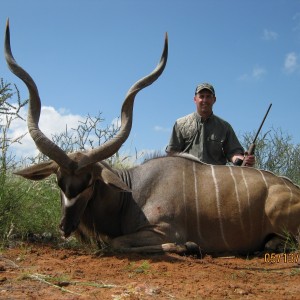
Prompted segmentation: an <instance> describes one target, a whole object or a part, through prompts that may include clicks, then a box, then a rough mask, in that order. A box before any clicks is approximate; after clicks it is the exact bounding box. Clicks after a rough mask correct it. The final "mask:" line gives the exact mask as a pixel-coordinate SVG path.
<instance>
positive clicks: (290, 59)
mask: <svg viewBox="0 0 300 300" xmlns="http://www.w3.org/2000/svg"><path fill="white" fill-rule="evenodd" d="M298 68H299V65H298V56H297V54H296V53H295V52H290V53H288V54H287V55H286V57H285V60H284V70H285V71H286V72H287V73H293V72H295V71H296V70H297V69H298Z"/></svg>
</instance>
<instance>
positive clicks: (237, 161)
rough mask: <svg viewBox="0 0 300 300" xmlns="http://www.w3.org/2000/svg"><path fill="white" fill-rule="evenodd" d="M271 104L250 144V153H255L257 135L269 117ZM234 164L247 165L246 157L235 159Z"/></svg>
mask: <svg viewBox="0 0 300 300" xmlns="http://www.w3.org/2000/svg"><path fill="white" fill-rule="evenodd" d="M271 106H272V103H271V104H270V105H269V108H268V110H267V112H266V114H265V116H264V118H263V120H262V122H261V124H260V126H259V128H258V130H257V133H256V135H255V138H254V140H253V142H252V144H251V145H250V147H249V149H248V151H247V153H248V155H252V154H254V151H255V147H256V145H255V142H256V139H257V137H258V135H259V133H260V131H261V128H262V127H263V125H264V122H265V120H266V118H267V115H268V113H269V111H270V109H271ZM234 165H236V166H245V159H244V160H242V159H239V158H238V159H237V160H236V161H235V163H234Z"/></svg>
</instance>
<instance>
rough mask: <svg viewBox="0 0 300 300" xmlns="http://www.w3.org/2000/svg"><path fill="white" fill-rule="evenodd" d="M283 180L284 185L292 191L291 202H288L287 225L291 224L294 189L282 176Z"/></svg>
mask: <svg viewBox="0 0 300 300" xmlns="http://www.w3.org/2000/svg"><path fill="white" fill-rule="evenodd" d="M282 181H283V182H284V185H285V186H286V188H287V189H288V190H289V192H290V199H289V204H288V217H287V222H286V226H288V225H289V219H290V214H291V206H292V201H293V192H292V189H291V188H290V187H289V186H288V184H287V182H286V180H285V179H284V178H282Z"/></svg>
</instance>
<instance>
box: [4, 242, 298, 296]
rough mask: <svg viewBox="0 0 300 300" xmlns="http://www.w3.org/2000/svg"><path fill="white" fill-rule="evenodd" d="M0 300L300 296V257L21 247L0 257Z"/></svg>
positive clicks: (7, 251)
mask: <svg viewBox="0 0 300 300" xmlns="http://www.w3.org/2000/svg"><path fill="white" fill-rule="evenodd" d="M0 299H49V300H51V299H101V300H105V299H130V300H133V299H134V300H135V299H143V300H144V299H300V256H299V253H292V254H290V255H289V256H285V255H283V254H280V255H279V254H278V255H276V256H274V255H273V256H271V254H269V253H267V254H266V255H265V254H263V255H260V256H259V257H257V256H256V257H253V258H252V257H251V258H249V257H248V258H246V257H245V258H241V257H223V258H212V257H211V256H205V257H204V258H202V259H199V258H195V257H182V256H178V255H173V254H172V255H155V256H153V255H151V256H140V255H131V254H130V255H125V254H122V255H105V256H101V257H99V256H96V255H93V254H91V253H88V251H83V250H79V251H78V250H68V249H56V248H54V247H51V246H46V245H36V244H25V245H22V247H18V248H12V249H6V250H3V251H2V252H1V254H0Z"/></svg>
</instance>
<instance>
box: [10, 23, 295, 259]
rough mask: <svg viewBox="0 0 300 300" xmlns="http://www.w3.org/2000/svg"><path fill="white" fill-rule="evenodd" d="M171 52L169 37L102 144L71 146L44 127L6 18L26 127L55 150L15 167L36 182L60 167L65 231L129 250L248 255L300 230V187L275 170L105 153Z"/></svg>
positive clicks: (120, 137)
mask: <svg viewBox="0 0 300 300" xmlns="http://www.w3.org/2000/svg"><path fill="white" fill-rule="evenodd" d="M167 54H168V40H167V37H166V40H165V45H164V50H163V53H162V57H161V60H160V62H159V64H158V66H157V67H156V69H155V70H154V71H153V72H152V73H151V74H150V75H148V76H146V77H144V78H143V79H141V80H139V81H137V82H136V83H135V84H134V85H133V86H132V87H131V88H130V90H129V91H128V93H127V96H126V98H125V100H124V103H123V106H122V111H121V129H120V131H119V133H118V134H117V136H116V137H114V138H113V139H111V140H109V141H108V142H106V143H104V144H103V145H101V146H100V147H98V148H97V149H94V150H90V151H88V152H77V153H72V154H66V153H65V152H64V151H63V150H62V149H60V148H59V147H58V146H57V145H55V144H54V143H53V142H52V141H51V140H49V139H48V138H47V137H46V136H45V135H44V134H43V133H42V132H41V130H40V129H39V127H38V122H39V116H40V109H41V103H40V98H39V94H38V90H37V87H36V85H35V83H34V81H33V80H32V78H31V77H30V76H29V75H28V73H27V72H26V71H24V70H23V69H22V68H21V67H20V66H19V65H18V64H17V63H16V61H15V60H14V58H13V56H12V53H11V48H10V34H9V26H8V24H7V28H6V36H5V57H6V61H7V63H8V66H9V68H10V69H11V71H12V72H13V73H14V74H15V75H16V76H18V77H19V78H20V79H21V80H22V81H23V82H24V83H25V84H26V85H27V88H28V90H29V95H30V101H29V110H28V120H27V124H28V130H29V132H30V134H31V136H32V138H33V140H34V142H35V144H36V146H37V148H38V149H39V150H40V151H41V152H42V153H44V154H45V155H47V156H48V157H49V158H50V160H49V161H47V162H43V163H40V164H36V165H33V166H31V167H28V168H25V169H23V170H21V171H19V172H17V173H16V174H18V175H21V176H23V177H25V178H28V179H32V180H41V179H43V178H46V177H47V176H49V175H51V174H56V176H57V182H58V186H59V188H60V190H61V206H62V219H61V224H60V228H61V230H62V232H63V235H64V236H65V237H69V236H70V235H71V233H73V232H77V233H79V234H80V235H81V236H89V237H92V238H94V239H95V240H97V239H100V238H101V240H103V239H104V240H105V241H106V242H107V243H109V244H110V246H111V247H112V248H114V249H119V250H122V251H127V252H140V253H143V252H148V253H149V252H150V253H154V252H168V251H170V252H177V253H184V252H186V251H187V250H188V249H189V246H190V245H192V246H193V245H197V247H199V248H200V249H201V250H202V251H204V252H210V253H218V252H224V251H225V252H240V253H241V252H242V253H245V252H253V251H255V250H259V249H261V248H262V247H263V246H264V243H265V242H266V241H267V240H268V239H269V237H271V236H274V235H278V236H280V235H281V233H282V230H283V229H285V230H287V231H289V232H290V233H291V234H293V235H297V233H298V230H299V226H300V189H299V187H298V186H296V185H294V184H293V183H292V182H291V181H290V180H288V179H285V178H282V177H278V176H275V175H274V174H272V173H270V172H266V171H261V170H257V169H254V168H248V167H234V166H213V165H207V164H204V163H201V162H199V161H197V160H196V159H192V158H190V157H187V156H184V155H182V156H181V155H178V156H166V157H160V158H155V159H152V160H149V161H147V162H145V163H144V164H142V165H140V166H137V167H133V168H130V169H125V170H116V169H112V168H110V167H109V166H108V165H107V164H106V163H105V162H104V161H103V160H104V159H106V158H108V157H110V156H111V155H113V154H114V153H116V151H118V149H119V148H120V147H121V145H122V144H123V143H124V142H125V140H126V139H127V137H128V135H129V133H130V130H131V124H132V110H133V103H134V99H135V96H136V94H137V93H138V92H139V91H140V90H142V89H143V88H145V87H146V86H148V85H150V84H152V83H153V82H154V81H155V80H156V79H157V78H158V77H159V76H160V75H161V73H162V72H163V70H164V68H165V65H166V62H167Z"/></svg>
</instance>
